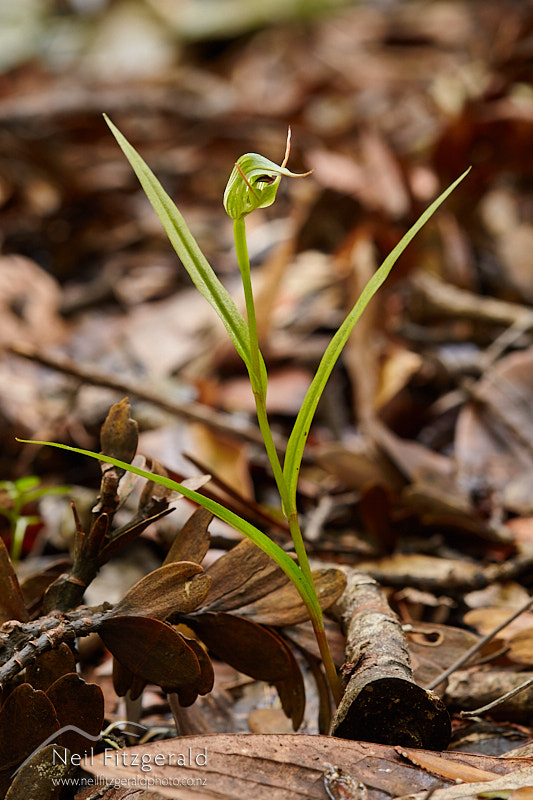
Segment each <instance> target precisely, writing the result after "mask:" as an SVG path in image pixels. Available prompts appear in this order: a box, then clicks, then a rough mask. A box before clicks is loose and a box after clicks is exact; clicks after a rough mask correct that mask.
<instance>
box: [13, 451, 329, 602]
mask: <svg viewBox="0 0 533 800" xmlns="http://www.w3.org/2000/svg"><path fill="white" fill-rule="evenodd" d="M17 441H19V442H23V443H25V444H39V445H47V446H49V447H58V448H60V449H61V450H70V451H71V452H72V453H79V454H80V455H83V456H89V457H90V458H95V459H97V460H98V461H105V462H106V463H107V464H113V465H114V466H115V467H120V468H121V469H124V470H126V471H127V472H133V474H134V475H139V476H140V477H141V478H146V479H147V480H149V481H153V482H154V483H159V484H161V486H166V487H167V488H169V489H173V490H174V491H175V492H179V493H180V494H182V495H183V496H184V497H187V498H188V499H189V500H193V501H194V502H195V503H198V505H200V506H203V507H204V508H207V510H208V511H211V513H212V514H214V515H215V516H216V517H218V518H219V519H221V520H223V522H227V523H228V525H231V526H232V527H233V528H235V529H236V530H238V531H240V532H241V533H242V534H243V535H244V536H247V537H248V539H251V540H252V542H253V543H254V544H256V545H257V547H259V548H260V549H261V550H263V551H264V552H265V553H266V554H267V555H268V556H270V558H271V559H272V560H273V561H275V562H276V564H277V565H278V566H279V567H280V568H281V569H282V570H283V572H285V574H286V575H287V577H288V578H289V579H290V580H291V581H292V583H293V584H294V585H295V587H296V589H297V590H298V592H299V593H300V596H301V598H302V600H303V601H304V603H305V605H306V607H307V608H309V606H310V604H312V603H313V599H314V598H313V597H312V594H311V590H310V589H309V587H308V585H307V582H306V580H305V578H304V577H303V575H302V572H301V570H300V568H299V567H298V565H297V564H296V563H295V562H294V561H293V560H292V558H291V557H290V556H289V555H288V554H287V553H286V552H285V551H284V550H282V548H281V547H280V546H279V545H277V544H276V543H275V542H273V541H272V539H269V537H268V536H267V535H266V534H264V533H263V532H262V531H260V530H259V528H256V527H255V525H252V524H251V523H249V522H247V521H246V520H245V519H242V517H239V516H238V515H237V514H234V513H233V511H230V510H229V509H227V508H224V506H222V505H220V503H217V502H216V501H215V500H211V499H210V498H209V497H204V495H203V494H199V493H198V492H195V491H194V490H193V489H188V488H187V487H186V486H182V484H181V483H178V482H177V481H173V480H172V479H171V478H166V477H164V476H163V475H157V474H155V473H153V472H148V470H145V469H140V468H139V467H134V466H133V465H132V464H128V463H127V462H126V461H120V460H119V459H118V458H113V457H112V456H106V455H103V454H102V453H93V451H92V450H82V449H81V448H79V447H71V446H70V445H68V444H59V443H58V442H38V441H33V440H30V439H17Z"/></svg>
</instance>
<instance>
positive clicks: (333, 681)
mask: <svg viewBox="0 0 533 800" xmlns="http://www.w3.org/2000/svg"><path fill="white" fill-rule="evenodd" d="M233 232H234V238H235V250H236V253H237V261H238V264H239V269H240V272H241V278H242V284H243V288H244V298H245V303H246V315H247V321H248V333H249V337H250V360H251V370H249V372H250V380H251V383H252V389H253V393H254V398H255V407H256V412H257V421H258V423H259V428H260V430H261V434H262V436H263V440H264V443H265V448H266V452H267V456H268V460H269V461H270V464H271V467H272V471H273V473H274V480H275V481H276V486H277V487H278V492H279V495H280V498H281V501H282V508H283V513H284V515H285V517H286V518H287V521H288V523H289V530H290V533H291V537H292V541H293V544H294V549H295V551H296V557H297V559H298V565H299V567H300V570H301V573H302V576H303V579H304V581H305V582H306V583H307V586H308V597H307V598H304V602H305V605H306V608H307V611H308V613H309V616H310V618H311V622H312V625H313V630H314V633H315V637H316V640H317V644H318V647H319V650H320V655H321V657H322V662H323V664H324V669H325V670H326V676H327V679H328V683H329V685H330V688H331V692H332V695H333V697H334V699H335V702H336V703H337V704H338V703H339V702H340V699H341V691H340V684H339V679H338V676H337V671H336V669H335V664H334V663H333V658H332V656H331V651H330V649H329V644H328V641H327V638H326V632H325V629H324V618H323V616H322V609H321V608H320V604H319V602H318V597H317V594H316V589H315V584H314V580H313V575H312V573H311V567H310V565H309V559H308V557H307V551H306V549H305V544H304V540H303V536H302V532H301V530H300V525H299V523H298V513H297V509H296V503H295V500H294V499H293V498H291V496H290V494H289V488H288V486H287V481H286V479H285V476H284V474H283V469H282V466H281V463H280V460H279V457H278V453H277V450H276V446H275V444H274V440H273V438H272V431H271V428H270V424H269V422H268V415H267V410H266V372H265V370H264V362H263V358H262V355H261V350H260V347H259V339H258V335H257V322H256V316H255V303H254V296H253V291H252V280H251V269H250V259H249V256H248V246H247V243H246V226H245V221H244V217H238V218H237V219H235V220H234V222H233Z"/></svg>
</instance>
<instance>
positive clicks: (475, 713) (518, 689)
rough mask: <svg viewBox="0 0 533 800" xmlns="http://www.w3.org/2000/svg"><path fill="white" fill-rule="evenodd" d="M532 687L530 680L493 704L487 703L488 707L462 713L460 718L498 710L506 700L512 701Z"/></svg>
mask: <svg viewBox="0 0 533 800" xmlns="http://www.w3.org/2000/svg"><path fill="white" fill-rule="evenodd" d="M530 686H533V678H529V680H527V681H524V683H521V684H520V686H517V687H516V688H515V689H511V691H509V692H506V693H505V694H502V696H501V697H498V698H497V699H496V700H493V701H492V702H491V703H487V705H486V706H481V707H480V708H476V709H474V711H461V712H460V713H459V716H460V717H477V716H478V715H479V714H484V713H485V711H490V710H491V709H492V708H496V706H500V705H501V704H502V703H505V701H506V700H510V699H511V697H514V696H515V695H516V694H520V692H524V691H525V690H526V689H529V687H530Z"/></svg>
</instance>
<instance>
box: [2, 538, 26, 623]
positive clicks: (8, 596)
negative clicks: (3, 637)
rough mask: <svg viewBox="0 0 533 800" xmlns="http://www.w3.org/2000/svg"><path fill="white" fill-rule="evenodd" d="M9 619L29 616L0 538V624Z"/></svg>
mask: <svg viewBox="0 0 533 800" xmlns="http://www.w3.org/2000/svg"><path fill="white" fill-rule="evenodd" d="M10 619H18V620H20V621H21V622H25V621H26V620H28V619H29V616H28V611H27V609H26V605H25V603H24V598H23V597H22V591H21V588H20V585H19V582H18V578H17V576H16V574H15V570H14V569H13V564H12V563H11V559H10V557H9V553H8V552H7V548H6V546H5V544H4V540H3V539H2V538H0V625H1V624H2V623H4V622H7V621H8V620H10Z"/></svg>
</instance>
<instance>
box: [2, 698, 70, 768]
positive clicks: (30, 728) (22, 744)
mask: <svg viewBox="0 0 533 800" xmlns="http://www.w3.org/2000/svg"><path fill="white" fill-rule="evenodd" d="M57 730H59V723H58V721H57V716H56V712H55V709H54V706H53V705H52V703H51V701H50V700H49V698H48V697H47V696H46V694H45V693H44V692H42V691H41V690H40V689H33V687H32V686H30V684H29V683H22V684H20V686H17V687H16V689H13V691H12V692H11V694H10V695H8V697H7V700H6V701H5V703H4V705H3V706H2V709H1V710H0V769H5V768H6V767H8V766H13V767H14V766H15V765H16V764H20V763H21V761H24V759H25V758H26V757H27V756H28V755H29V754H30V753H31V752H33V750H35V749H36V748H37V747H40V745H41V744H42V743H43V742H44V741H45V740H46V739H48V737H49V736H51V735H52V734H53V733H55V731H57Z"/></svg>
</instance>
